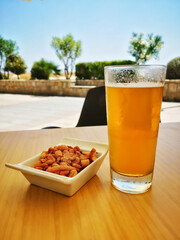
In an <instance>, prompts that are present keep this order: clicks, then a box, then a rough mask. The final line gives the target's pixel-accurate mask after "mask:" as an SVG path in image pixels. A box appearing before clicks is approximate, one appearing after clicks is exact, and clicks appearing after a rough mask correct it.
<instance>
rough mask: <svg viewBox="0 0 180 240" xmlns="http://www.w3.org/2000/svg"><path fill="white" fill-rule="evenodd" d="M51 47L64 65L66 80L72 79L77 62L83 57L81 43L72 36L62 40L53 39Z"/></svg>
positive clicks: (69, 35)
mask: <svg viewBox="0 0 180 240" xmlns="http://www.w3.org/2000/svg"><path fill="white" fill-rule="evenodd" d="M51 46H52V47H53V48H54V49H55V51H56V55H57V57H58V58H59V59H60V61H62V62H63V64H64V73H65V77H66V79H70V78H71V76H72V74H73V69H74V65H75V60H76V59H77V58H78V57H79V56H80V55H81V52H82V48H81V41H77V42H76V41H75V40H74V38H73V36H72V35H71V34H68V35H66V36H65V37H63V38H62V39H60V38H58V37H53V39H52V42H51Z"/></svg>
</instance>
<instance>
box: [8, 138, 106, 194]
mask: <svg viewBox="0 0 180 240" xmlns="http://www.w3.org/2000/svg"><path fill="white" fill-rule="evenodd" d="M62 144H64V145H69V146H73V147H75V146H79V147H80V149H82V150H84V151H90V150H91V149H92V148H93V147H94V148H95V149H96V151H97V152H98V154H99V157H98V158H97V159H96V160H95V161H94V162H92V163H91V164H90V165H89V166H87V167H86V168H84V169H83V170H82V171H81V172H79V173H78V174H77V175H76V176H74V177H72V178H70V177H66V176H60V175H57V174H54V173H50V172H46V171H42V170H38V169H35V168H33V167H32V166H34V164H35V162H36V161H37V160H39V158H40V155H41V153H39V154H37V155H35V156H34V157H31V158H29V159H27V160H26V161H24V162H21V163H18V164H10V163H6V164H5V165H6V166H7V167H10V168H13V169H16V170H19V171H21V172H22V174H23V175H24V176H25V177H26V179H27V180H28V181H29V182H30V183H31V184H34V185H37V186H40V187H42V188H46V189H49V190H52V191H55V192H58V193H62V194H64V195H67V196H72V195H73V194H74V193H76V192H77V191H78V190H79V189H80V188H81V187H82V186H83V185H84V184H85V183H87V182H88V181H89V180H90V179H91V178H92V177H93V176H94V175H95V174H96V172H97V171H98V169H99V168H100V166H101V163H102V162H103V160H104V158H105V157H106V155H107V153H108V145H106V144H102V143H97V142H89V141H83V140H79V139H73V138H64V139H63V140H62V141H61V142H60V143H59V144H57V145H62Z"/></svg>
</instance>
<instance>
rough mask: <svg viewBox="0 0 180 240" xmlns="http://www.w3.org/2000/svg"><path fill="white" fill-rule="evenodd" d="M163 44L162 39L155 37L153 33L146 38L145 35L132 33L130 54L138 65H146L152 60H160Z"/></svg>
mask: <svg viewBox="0 0 180 240" xmlns="http://www.w3.org/2000/svg"><path fill="white" fill-rule="evenodd" d="M163 44H164V42H163V41H162V37H161V36H158V35H157V36H153V33H151V34H148V35H147V37H146V38H144V34H143V33H140V34H138V33H132V39H131V41H130V46H129V53H130V54H131V55H132V56H133V57H135V61H136V63H137V64H141V63H145V62H146V61H148V60H150V59H151V58H156V59H157V58H158V55H159V52H160V49H161V47H162V45H163Z"/></svg>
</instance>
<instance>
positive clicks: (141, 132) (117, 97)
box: [106, 84, 163, 177]
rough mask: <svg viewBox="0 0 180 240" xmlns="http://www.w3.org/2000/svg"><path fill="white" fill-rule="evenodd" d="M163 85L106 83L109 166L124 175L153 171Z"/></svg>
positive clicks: (135, 175) (137, 175)
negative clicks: (133, 85)
mask: <svg viewBox="0 0 180 240" xmlns="http://www.w3.org/2000/svg"><path fill="white" fill-rule="evenodd" d="M162 96H163V85H160V86H157V84H156V85H155V86H152V84H151V85H150V87H149V86H148V84H147V87H146V86H145V87H144V86H143V87H141V86H140V87H139V86H138V87H136V86H135V87H128V84H127V85H126V86H123V84H117V85H114V86H106V102H107V120H108V136H109V156H110V165H111V169H112V170H113V171H114V172H116V173H118V174H121V175H124V176H133V177H141V176H146V175H148V174H150V173H152V172H153V168H154V160H155V153H156V144H157V135H158V128H159V120H160V110H161V102H162Z"/></svg>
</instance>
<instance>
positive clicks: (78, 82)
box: [76, 79, 104, 86]
mask: <svg viewBox="0 0 180 240" xmlns="http://www.w3.org/2000/svg"><path fill="white" fill-rule="evenodd" d="M76 85H78V86H79V85H81V86H82V85H83V86H104V80H88V79H85V80H76Z"/></svg>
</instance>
